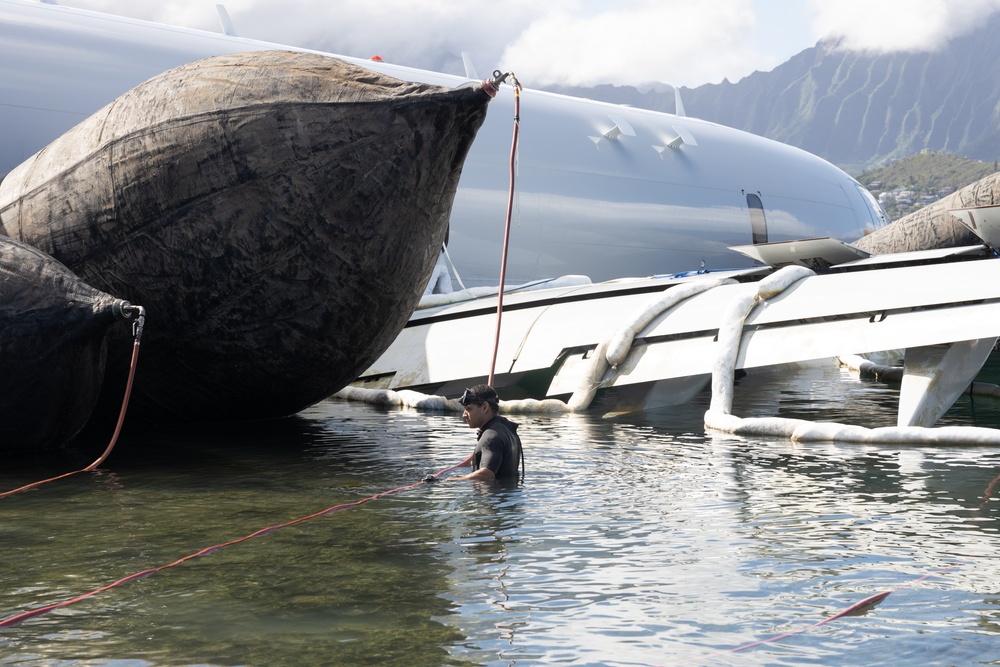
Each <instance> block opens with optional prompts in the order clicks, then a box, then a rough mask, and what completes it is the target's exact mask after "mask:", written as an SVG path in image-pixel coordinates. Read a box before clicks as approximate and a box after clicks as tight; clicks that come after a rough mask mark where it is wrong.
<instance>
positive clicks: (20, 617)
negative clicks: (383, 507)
mask: <svg viewBox="0 0 1000 667" xmlns="http://www.w3.org/2000/svg"><path fill="white" fill-rule="evenodd" d="M462 463H464V461H462V462H461V463H456V464H455V465H453V466H449V467H447V468H445V469H444V470H441V471H440V472H437V473H435V474H434V475H433V477H440V476H441V475H443V474H445V473H446V472H450V471H452V470H454V469H455V468H458V467H459V466H461V465H462ZM78 472H79V471H78ZM426 483H427V482H426V481H425V480H421V481H419V482H416V483H414V484H407V485H406V486H400V487H396V488H395V489H390V490H389V491H383V492H381V493H376V494H375V495H373V496H368V497H367V498H362V499H361V500H355V501H354V502H350V503H343V504H340V505H334V506H333V507H327V508H326V509H325V510H320V511H319V512H314V513H313V514H310V515H308V516H304V517H300V518H298V519H293V520H292V521H287V522H285V523H280V524H277V525H274V526H268V527H267V528H261V529H260V530H257V531H254V532H252V533H250V534H249V535H245V536H243V537H240V538H238V539H235V540H229V541H228V542H222V543H221V544H215V545H213V546H210V547H205V548H204V549H202V550H201V551H196V552H195V553H193V554H189V555H187V556H184V557H183V558H178V559H177V560H175V561H174V562H172V563H167V564H166V565H161V566H159V567H153V568H150V569H148V570H142V571H141V572H136V573H134V574H130V575H128V576H127V577H122V578H121V579H119V580H117V581H113V582H111V583H110V584H107V585H104V586H101V587H100V588H95V589H94V590H92V591H90V592H88V593H84V594H83V595H78V596H76V597H75V598H71V599H69V600H63V601H62V602H56V603H55V604H50V605H46V606H44V607H39V608H38V609H32V610H30V611H26V612H23V613H20V614H17V615H15V616H11V617H9V618H5V619H3V620H0V628H5V627H8V626H11V625H16V624H17V623H20V622H21V621H24V620H27V619H29V618H33V617H35V616H41V615H42V614H47V613H48V612H50V611H54V610H56V609H62V608H63V607H68V606H69V605H71V604H75V603H77V602H80V601H81V600H86V599H87V598H90V597H93V596H95V595H97V594H98V593H103V592H104V591H107V590H110V589H112V588H115V587H117V586H121V585H122V584H125V583H128V582H130V581H134V580H136V579H142V578H143V577H147V576H149V575H151V574H155V573H157V572H162V571H163V570H166V569H168V568H171V567H174V566H176V565H180V564H181V563H185V562H187V561H189V560H192V559H194V558H198V557H199V556H207V555H208V554H210V553H212V552H214V551H218V550H219V549H222V548H223V547H228V546H232V545H234V544H239V543H240V542H246V541H247V540H250V539H253V538H254V537H260V536H262V535H267V534H268V533H273V532H274V531H276V530H280V529H282V528H287V527H289V526H294V525H296V524H299V523H302V522H304V521H308V520H310V519H315V518H316V517H320V516H324V515H327V514H332V513H333V512H337V511H339V510H344V509H348V508H351V507H357V506H358V505H361V504H363V503H367V502H368V501H370V500H375V499H377V498H382V497H383V496H388V495H390V494H393V493H398V492H400V491H406V490H409V489H414V488H416V487H418V486H420V485H421V484H426Z"/></svg>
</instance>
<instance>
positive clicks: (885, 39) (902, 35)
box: [812, 0, 1000, 53]
mask: <svg viewBox="0 0 1000 667" xmlns="http://www.w3.org/2000/svg"><path fill="white" fill-rule="evenodd" d="M812 5H813V8H814V9H815V11H816V13H817V18H816V20H815V22H814V24H813V29H814V31H815V33H816V34H818V35H820V36H821V37H823V38H830V39H834V40H838V41H839V46H840V48H843V49H850V50H855V51H871V52H876V53H889V52H893V51H933V50H937V49H939V48H941V47H943V46H945V45H946V44H947V42H948V41H949V40H952V39H955V38H956V37H960V36H961V35H964V34H966V33H968V32H969V31H971V30H974V29H975V28H977V27H978V26H979V25H980V24H981V23H982V21H983V20H984V19H985V18H986V17H987V16H989V15H990V14H992V13H994V12H996V11H998V10H1000V0H961V1H959V2H956V1H955V0H837V1H836V2H830V1H829V0H812Z"/></svg>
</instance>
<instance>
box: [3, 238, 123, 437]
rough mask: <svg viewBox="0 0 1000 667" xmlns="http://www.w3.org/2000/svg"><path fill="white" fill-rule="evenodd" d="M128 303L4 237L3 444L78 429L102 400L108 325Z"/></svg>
mask: <svg viewBox="0 0 1000 667" xmlns="http://www.w3.org/2000/svg"><path fill="white" fill-rule="evenodd" d="M127 308H128V304H126V303H125V302H124V301H122V300H121V299H116V298H115V297H113V296H110V295H108V294H105V293H104V292H101V291H99V290H96V289H94V288H93V287H90V286H89V285H87V284H86V283H84V282H83V281H81V280H80V279H79V278H78V277H77V276H75V275H74V274H73V273H72V272H71V271H70V270H69V269H67V268H66V267H65V266H63V265H62V264H60V263H59V262H57V261H56V260H54V259H52V258H51V257H49V256H48V255H46V254H45V253H43V252H41V251H40V250H37V249H35V248H32V247H30V246H27V245H24V244H22V243H18V242H17V241H14V240H12V239H9V238H7V237H0V450H3V451H4V452H5V453H10V452H19V451H20V452H29V451H37V450H40V449H47V448H54V447H58V446H61V445H64V444H66V443H67V442H68V441H69V440H71V439H72V438H73V437H74V436H75V435H77V433H78V432H79V431H80V430H81V429H82V428H83V426H84V425H85V424H86V422H87V420H88V419H89V417H90V415H91V412H92V411H93V409H94V406H95V404H96V403H97V400H98V394H99V392H100V389H101V384H102V381H103V378H104V371H105V358H106V351H107V346H106V340H107V332H108V330H109V327H111V325H112V324H113V323H115V321H116V320H118V319H121V318H123V317H125V312H124V311H125V310H126V309H127ZM121 327H122V328H123V329H125V330H126V331H128V330H129V327H128V326H127V325H125V324H122V325H121ZM126 361H127V360H126ZM119 400H120V399H119Z"/></svg>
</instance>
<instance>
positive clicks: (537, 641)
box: [0, 369, 1000, 667]
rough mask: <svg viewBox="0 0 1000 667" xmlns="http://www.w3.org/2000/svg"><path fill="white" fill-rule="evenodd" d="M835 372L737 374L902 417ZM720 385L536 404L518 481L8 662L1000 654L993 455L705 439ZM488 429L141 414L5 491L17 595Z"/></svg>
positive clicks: (175, 579)
mask: <svg viewBox="0 0 1000 667" xmlns="http://www.w3.org/2000/svg"><path fill="white" fill-rule="evenodd" d="M838 377H839V371H836V370H829V369H828V370H821V371H817V370H815V369H810V370H806V371H803V372H802V373H801V374H797V375H795V376H794V377H789V376H782V377H780V378H779V377H775V376H771V377H767V376H755V377H747V378H744V379H743V380H741V383H740V387H739V389H738V390H737V392H736V401H735V402H734V412H736V413H737V414H740V415H741V416H766V415H773V414H779V415H781V416H797V417H804V418H809V419H834V420H837V421H848V422H851V423H860V424H862V425H866V426H875V425H881V423H882V422H888V423H891V422H892V420H893V419H894V417H893V415H894V411H895V402H894V397H893V396H892V389H891V388H880V387H874V388H873V387H870V386H865V383H860V382H857V381H855V382H853V383H850V382H848V383H844V382H840V381H838ZM824 383H825V385H824ZM870 389H874V390H875V391H874V393H872V392H870V391H869V390H870ZM890 399H893V400H890ZM707 403H708V397H707V396H700V397H699V398H698V400H696V401H695V402H693V403H692V404H689V405H685V406H678V407H676V408H671V409H668V410H663V411H658V412H654V413H646V414H640V415H633V416H629V417H621V418H617V419H614V420H603V419H596V418H593V417H588V416H581V415H564V416H559V417H522V416H519V417H517V418H516V420H517V421H520V422H521V423H522V427H521V430H520V432H521V433H523V434H524V436H523V441H524V443H525V448H526V474H525V479H524V481H523V483H514V484H510V485H507V486H502V485H482V484H473V483H448V484H436V485H426V486H421V487H419V488H417V489H413V490H410V491H406V492H403V493H399V494H395V495H391V496H387V497H383V498H380V499H378V500H374V501H371V502H368V503H365V504H363V505H361V506H359V507H357V508H354V509H351V510H348V511H344V512H340V513H336V514H332V515H329V516H325V517H321V518H317V519H314V520H311V521H308V522H305V523H302V524H299V525H297V526H294V527H291V528H287V529H283V530H280V531H278V532H275V533H272V534H270V535H267V536H264V537H261V538H257V539H254V540H251V541H249V542H245V543H243V544H240V545H237V546H234V547H230V548H227V549H223V550H221V551H218V552H216V553H213V554H211V555H210V556H206V557H203V558H200V559H196V560H193V561H190V562H188V563H185V564H183V565H181V566H178V567H176V568H172V569H170V570H165V571H163V572H161V573H158V574H155V575H153V576H150V577H148V578H146V579H142V580H139V581H134V582H131V583H129V584H127V585H124V586H121V587H119V588H115V589H112V590H109V591H106V592H103V593H101V594H99V595H97V596H95V597H93V598H91V599H89V600H85V601H83V602H80V603H78V604H76V605H73V606H71V607H68V608H66V609H64V610H60V611H57V612H52V613H50V614H47V615H44V616H40V617H37V618H35V619H32V620H30V621H28V622H25V623H23V624H22V625H20V626H17V627H13V628H6V629H0V665H84V664H85V665H101V666H108V667H111V666H114V667H119V666H121V665H129V666H130V667H131V666H133V665H134V666H141V665H172V666H173V665H220V666H221V665H275V664H281V665H292V666H294V665H320V664H324V665H325V664H337V665H370V664H385V665H513V664H553V663H556V662H566V663H570V664H574V665H662V664H706V665H712V664H719V665H722V664H741V665H743V664H749V665H756V664H759V665H765V664H766V665H801V664H818V665H843V664H880V663H884V664H890V663H891V664H894V665H924V664H929V663H940V664H956V665H957V664H962V665H966V664H968V665H974V664H990V663H991V662H995V661H997V660H1000V653H998V649H997V647H998V646H1000V642H998V638H997V634H998V631H1000V596H998V595H997V582H998V581H1000V566H998V565H996V564H994V562H995V560H996V559H995V554H996V552H997V548H998V546H1000V535H998V533H1000V516H998V510H997V508H998V507H1000V500H998V498H997V496H998V485H1000V482H998V481H997V480H998V477H1000V452H998V451H993V450H987V449H976V448H949V447H939V448H935V447H906V446H894V447H871V446H866V445H845V444H823V443H811V444H808V445H795V444H793V443H790V442H787V441H781V440H773V441H766V440H753V439H746V438H740V437H735V436H728V435H727V436H721V435H712V434H708V435H706V434H705V433H704V430H703V429H702V427H701V416H702V413H703V412H704V410H705V409H706V407H707ZM890 403H891V408H889V407H887V404H890ZM963 410H965V409H964V408H963V407H962V406H961V405H960V406H958V407H957V408H956V409H955V410H953V412H952V413H949V415H948V416H947V419H949V420H954V421H956V422H963V421H964V423H968V420H969V419H970V418H971V414H970V412H969V411H968V410H965V411H964V412H963ZM991 410H992V411H993V412H992V413H991V412H990V411H991ZM995 411H996V407H995V406H994V407H991V406H989V405H986V404H985V403H980V404H977V409H976V418H977V419H992V418H993V417H992V416H990V415H991V414H993V415H995ZM473 444H474V434H473V432H472V431H471V430H470V429H468V428H467V427H465V426H464V424H463V423H462V422H461V420H460V419H459V418H458V417H456V416H454V415H440V414H421V413H417V412H413V411H404V410H385V409H378V408H372V407H368V406H358V405H351V404H345V403H339V402H330V403H323V404H321V405H318V406H316V407H315V408H312V409H310V410H308V411H306V412H305V413H303V414H302V415H300V416H299V417H297V418H295V419H290V420H282V421H281V422H275V423H269V424H262V425H254V426H253V427H251V428H242V429H235V428H234V427H225V428H216V429H174V430H169V431H163V430H158V431H148V432H136V431H133V432H129V433H127V434H126V438H125V439H124V440H123V441H122V443H121V444H120V445H119V449H118V451H116V452H115V454H114V455H113V457H112V459H110V460H109V462H108V465H107V467H106V468H105V469H104V470H103V471H102V472H101V473H99V474H94V475H81V476H77V477H75V478H70V479H68V480H65V481H63V482H60V483H58V484H55V485H52V486H50V487H48V488H45V489H44V490H39V491H35V492H31V493H27V494H22V495H20V496H14V497H11V498H8V499H6V500H4V501H3V502H2V504H0V540H2V544H3V546H4V549H3V551H2V555H0V581H2V582H3V586H2V587H0V611H2V612H3V616H4V617H6V616H8V615H11V614H13V613H17V612H18V611H23V610H26V609H31V608H36V607H39V606H41V605H45V604H50V603H53V602H58V601H61V600H64V599H67V598H70V597H72V596H75V595H79V594H80V593H82V592H85V591H88V590H92V589H94V588H97V587H99V586H102V585H105V584H107V583H109V582H111V581H114V580H116V579H118V578H120V577H122V576H125V575H127V574H130V573H132V572H137V571H140V570H142V569H145V568H149V567H156V566H159V565H163V564H165V563H168V562H171V561H173V560H175V559H176V558H178V557H180V556H183V555H186V554H188V553H191V552H193V551H196V550H198V549H200V548H203V547H205V546H209V545H212V544H217V543H219V542H222V541H225V540H228V539H233V538H238V537H242V536H243V535H246V534H249V533H251V532H253V531H254V530H257V529H259V528H262V527H264V526H268V525H274V524H277V523H281V522H283V521H288V520H290V519H293V518H297V517H300V516H304V515H307V514H310V513H312V512H315V511H317V510H321V509H324V508H326V507H330V506H333V505H336V504H338V503H343V502H349V501H355V500H358V499H360V498H364V497H368V496H371V495H373V494H376V493H380V492H382V491H385V490H387V489H392V488H396V487H399V486H401V485H406V484H412V483H413V482H415V481H417V480H419V479H421V478H422V477H423V476H424V475H426V474H428V473H431V472H436V471H438V470H441V469H443V468H445V467H448V466H450V465H452V464H454V463H456V462H457V461H460V460H461V459H463V458H464V457H465V456H467V455H468V453H469V452H470V451H471V449H472V447H473ZM22 474H23V471H10V470H8V471H4V472H2V473H0V483H2V484H3V485H4V487H5V488H10V487H12V486H15V485H18V484H19V483H23V482H24V481H25V480H24V479H23V478H22V477H21V475H22ZM955 564H958V566H957V567H953V568H952V569H948V568H950V567H952V566H954V565H955ZM929 574H932V575H933V576H931V577H929V578H927V579H925V580H922V581H918V579H919V578H920V577H923V576H925V575H929ZM897 589H898V590H897ZM887 590H895V592H894V593H892V595H890V596H889V597H888V598H887V599H886V600H885V601H884V602H882V603H881V604H880V605H879V606H877V607H875V608H873V609H871V610H869V611H867V613H865V614H864V615H862V616H857V617H851V618H845V619H838V620H837V621H834V622H832V623H830V624H828V625H824V626H823V627H822V629H817V630H815V631H811V632H808V633H803V634H801V635H796V636H794V637H792V638H788V639H785V640H782V641H781V642H780V643H778V644H774V645H767V646H763V647H758V648H755V649H754V650H752V651H747V652H741V653H738V654H731V653H725V652H724V651H725V650H726V649H730V648H733V647H738V646H741V645H743V644H746V643H748V642H752V641H755V640H759V639H762V638H765V637H767V636H769V635H773V634H777V633H781V632H786V631H790V630H795V629H799V628H802V627H806V626H809V625H811V624H813V623H815V622H817V621H819V620H821V619H823V618H826V617H829V616H830V615H831V614H833V613H836V612H837V611H840V610H841V609H844V608H846V607H848V606H850V605H852V604H854V603H855V602H857V601H859V600H861V599H863V598H865V597H867V596H869V595H871V594H873V593H877V592H880V591H887ZM880 656H881V657H880Z"/></svg>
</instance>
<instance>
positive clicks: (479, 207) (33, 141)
mask: <svg viewBox="0 0 1000 667" xmlns="http://www.w3.org/2000/svg"><path fill="white" fill-rule="evenodd" d="M226 23H227V21H225V20H224V21H223V25H224V26H225V25H226ZM232 32H233V31H232V29H231V28H230V29H226V30H224V33H225V34H222V33H219V34H217V33H211V32H206V31H200V30H192V29H186V28H179V27H173V26H167V25H162V24H156V23H151V22H146V21H139V20H134V19H128V18H122V17H117V16H111V15H107V14H101V13H95V12H91V11H84V10H78V9H73V8H69V7H64V6H60V5H57V4H54V3H50V2H37V1H36V0H0V80H2V81H3V82H4V85H3V86H2V88H0V127H3V128H4V132H3V133H2V135H0V178H2V176H3V175H5V174H6V173H7V172H9V171H10V170H11V169H13V168H14V167H15V166H16V165H18V164H19V163H21V162H22V161H24V160H25V159H27V158H28V157H30V156H31V155H32V154H33V153H35V152H36V151H38V150H40V149H42V148H43V147H44V146H46V145H47V144H48V143H49V142H51V141H53V140H54V139H56V138H57V137H58V136H59V135H61V134H62V133H64V132H65V131H67V130H68V129H70V128H71V127H72V126H74V125H75V124H77V123H78V122H80V121H82V120H84V119H85V118H86V117H87V116H88V115H90V114H91V113H92V112H94V111H95V110H97V109H98V108H100V107H101V106H103V105H105V104H107V103H108V102H110V101H111V100H113V99H115V98H116V97H117V96H118V95H121V94H122V93H124V92H125V91H127V90H128V89H130V88H132V87H134V86H136V85H138V84H140V83H141V82H143V81H145V80H147V79H149V78H151V77H153V76H155V75H157V74H159V73H161V72H163V71H165V70H167V69H170V68H172V67H175V66H178V65H181V64H184V63H187V62H190V61H193V60H196V59H200V58H204V57H208V56H213V55H218V54H225V53H234V52H241V51H256V50H273V49H287V50H296V51H306V49H298V48H296V47H293V46H280V45H275V44H270V43H266V42H261V41H256V40H251V39H245V38H241V37H237V36H234V35H232V34H231V33H232ZM325 55H333V54H325ZM336 57H339V58H342V59H343V60H345V61H348V62H351V63H354V64H357V65H361V66H363V67H367V68H370V69H372V70H374V71H377V72H380V73H383V74H386V75H389V76H392V77H395V78H398V79H402V80H406V81H417V82H426V83H433V84H437V85H443V86H448V87H461V86H466V85H471V84H472V83H473V82H475V83H478V82H479V80H480V79H479V77H477V76H475V75H474V73H473V72H471V71H470V72H469V73H468V76H467V77H462V76H454V75H448V74H441V73H435V72H429V71H422V70H416V69H411V68H407V67H402V66H400V65H395V64H391V63H387V62H381V61H370V60H362V59H357V58H349V57H342V56H336ZM518 75H519V78H520V79H521V80H522V81H523V82H525V83H528V84H530V81H531V74H530V72H520V73H518ZM513 105H514V101H513V95H511V94H510V91H509V90H507V91H503V90H502V91H501V93H500V95H498V97H497V99H496V100H495V101H494V103H493V108H492V110H491V112H490V115H489V117H488V118H487V120H486V122H485V124H484V125H483V127H482V129H481V130H480V131H479V134H478V137H477V139H476V141H475V143H474V144H473V146H472V149H471V151H470V153H469V155H468V158H467V159H466V162H465V167H464V171H463V173H462V177H461V181H460V183H459V190H458V193H457V195H456V198H455V202H454V206H453V209H452V216H451V221H450V229H449V235H448V242H447V248H448V256H449V257H450V259H451V260H452V262H453V269H454V271H455V273H456V274H457V277H458V278H459V280H460V282H461V283H462V284H463V285H465V286H469V287H472V286H482V285H491V284H492V285H495V284H496V283H497V279H498V274H499V266H500V254H501V252H500V248H501V245H502V241H503V237H504V218H505V212H506V205H507V198H508V184H509V173H508V172H509V163H510V152H511V134H512V133H511V127H512V122H513ZM519 128H520V142H519V145H518V168H517V185H516V188H517V200H516V203H517V206H516V211H515V216H514V227H513V230H512V232H511V234H510V251H509V259H508V263H507V279H508V280H509V281H510V282H511V283H525V282H529V281H532V280H538V279H546V278H551V277H554V276H560V275H568V274H582V275H586V276H588V277H589V278H591V279H592V280H595V281H598V280H607V279H614V278H619V277H623V276H637V275H638V276H644V275H656V274H666V273H673V272H678V271H685V270H697V269H705V270H719V269H728V268H742V267H748V266H751V265H753V264H754V262H753V260H751V259H748V258H747V257H746V256H744V255H742V254H739V253H736V252H734V251H732V250H730V247H731V246H738V245H746V244H757V243H765V242H775V241H787V240H793V239H802V238H809V237H836V238H840V239H844V240H847V241H850V240H854V239H857V238H859V237H861V236H862V235H863V234H865V233H866V232H867V231H870V230H872V229H874V228H877V227H879V226H881V225H882V224H884V223H885V222H887V220H886V219H885V215H884V212H883V211H882V210H881V208H880V207H879V205H878V203H877V202H876V200H875V199H874V198H873V197H872V196H871V194H870V193H869V192H868V191H867V190H866V189H865V188H864V187H862V186H861V185H860V184H859V183H858V182H857V181H855V180H854V179H853V178H851V177H850V176H848V175H847V174H846V173H844V172H843V171H841V170H840V169H838V168H837V167H835V166H833V165H832V164H830V163H828V162H826V161H824V160H822V159H820V158H818V157H816V156H814V155H811V154H809V153H806V152H805V151H802V150H799V149H796V148H793V147H791V146H787V145H784V144H781V143H778V142H775V141H771V140H768V139H764V138H761V137H758V136H755V135H752V134H748V133H746V132H742V131H738V130H735V129H732V128H728V127H724V126H721V125H717V124H714V123H709V122H705V121H701V120H698V119H696V118H692V117H687V116H683V115H674V114H666V113H660V112H654V111H648V110H643V109H637V108H632V107H626V106H620V105H613V104H606V103H601V102H595V101H592V100H584V99H579V98H572V97H567V96H562V95H556V94H550V93H546V92H541V91H537V90H532V89H530V87H529V88H527V89H525V90H524V91H523V92H522V94H521V110H520V121H519Z"/></svg>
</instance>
